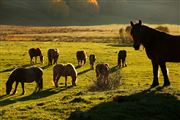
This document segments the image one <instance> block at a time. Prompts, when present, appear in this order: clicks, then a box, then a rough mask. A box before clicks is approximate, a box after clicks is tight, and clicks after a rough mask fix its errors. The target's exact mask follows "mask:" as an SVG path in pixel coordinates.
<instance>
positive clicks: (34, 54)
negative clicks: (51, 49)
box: [29, 48, 43, 63]
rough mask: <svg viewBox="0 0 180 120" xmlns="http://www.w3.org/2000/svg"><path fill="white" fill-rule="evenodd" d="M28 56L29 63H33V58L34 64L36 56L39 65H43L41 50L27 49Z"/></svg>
mask: <svg viewBox="0 0 180 120" xmlns="http://www.w3.org/2000/svg"><path fill="white" fill-rule="evenodd" d="M29 56H30V63H33V61H32V59H33V57H35V63H36V62H37V57H38V56H39V59H40V61H41V63H43V56H42V53H41V50H40V49H39V48H31V49H29Z"/></svg>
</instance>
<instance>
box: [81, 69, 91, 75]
mask: <svg viewBox="0 0 180 120" xmlns="http://www.w3.org/2000/svg"><path fill="white" fill-rule="evenodd" d="M90 70H92V69H87V70H84V71H81V72H79V73H78V75H81V74H84V73H86V72H88V71H90Z"/></svg>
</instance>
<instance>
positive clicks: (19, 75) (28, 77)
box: [6, 67, 43, 95]
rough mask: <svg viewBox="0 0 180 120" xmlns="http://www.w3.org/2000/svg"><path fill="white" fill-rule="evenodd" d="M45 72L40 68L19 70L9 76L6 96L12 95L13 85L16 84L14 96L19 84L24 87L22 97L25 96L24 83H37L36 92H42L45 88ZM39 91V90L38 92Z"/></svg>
mask: <svg viewBox="0 0 180 120" xmlns="http://www.w3.org/2000/svg"><path fill="white" fill-rule="evenodd" d="M42 75H43V71H42V69H41V68H39V67H28V68H22V67H21V68H17V69H15V70H14V71H13V72H12V73H11V74H10V76H9V79H8V80H7V82H6V94H10V92H11V90H12V85H13V83H14V82H16V85H15V89H14V92H13V94H15V93H16V90H17V87H18V84H19V82H20V83H21V85H22V95H23V94H24V92H25V91H24V83H31V82H33V81H35V82H36V83H37V86H36V89H35V92H36V91H37V92H38V91H40V90H41V89H42V88H43V78H42ZM37 89H38V90H37Z"/></svg>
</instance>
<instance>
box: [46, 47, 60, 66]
mask: <svg viewBox="0 0 180 120" xmlns="http://www.w3.org/2000/svg"><path fill="white" fill-rule="evenodd" d="M58 57H59V49H57V48H55V49H49V50H48V65H52V62H53V64H57V60H58Z"/></svg>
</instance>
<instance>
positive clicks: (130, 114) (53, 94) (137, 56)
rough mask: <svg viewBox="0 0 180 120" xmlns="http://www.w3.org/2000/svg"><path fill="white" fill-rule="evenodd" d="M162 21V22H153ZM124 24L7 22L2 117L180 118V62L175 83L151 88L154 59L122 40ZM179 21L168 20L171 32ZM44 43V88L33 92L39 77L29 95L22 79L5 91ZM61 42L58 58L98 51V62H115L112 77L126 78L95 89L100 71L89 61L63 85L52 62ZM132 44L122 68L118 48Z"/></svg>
mask: <svg viewBox="0 0 180 120" xmlns="http://www.w3.org/2000/svg"><path fill="white" fill-rule="evenodd" d="M152 26H157V25H152ZM119 27H125V26H123V25H104V26H86V27H83V26H69V27H27V26H1V27H0V31H1V37H0V38H1V41H0V119H52V120H53V119H62V120H64V119H69V120H74V119H75V120H76V119H78V120H79V119H82V120H83V119H86V120H88V119H91V120H111V119H114V120H117V119H123V120H132V119H133V120H145V119H146V120H148V119H149V120H150V119H151V120H169V119H174V120H177V119H179V118H180V112H179V111H180V65H179V63H167V67H168V69H169V78H170V81H171V86H169V87H165V88H163V87H161V86H162V85H163V77H162V74H160V77H159V80H160V86H159V87H156V88H153V89H149V87H150V85H151V83H152V66H151V61H150V60H149V59H148V58H147V57H146V54H145V51H144V49H143V48H141V49H140V50H139V51H135V50H134V49H133V47H132V44H131V43H127V44H126V43H124V44H120V43H119V42H118V39H119V36H118V29H119ZM179 27H180V26H177V25H168V28H170V33H172V34H179V33H180V31H179ZM31 47H39V48H40V49H41V50H42V54H43V56H44V63H43V64H40V63H38V64H35V65H34V66H40V67H42V68H43V73H44V74H43V80H44V83H43V84H44V86H43V90H42V91H41V92H39V93H33V91H34V89H35V83H28V84H25V95H20V94H21V92H22V90H21V85H19V86H18V89H17V93H16V94H15V95H9V96H6V95H5V91H6V88H5V83H6V81H7V79H8V76H9V75H10V73H11V71H12V70H13V69H14V68H16V67H28V66H31V64H30V60H29V55H28V49H29V48H31ZM49 48H59V51H60V56H59V60H58V63H72V64H74V65H75V66H77V60H76V51H78V50H85V51H86V52H87V55H90V54H91V53H94V54H96V56H97V61H96V64H97V63H102V62H103V63H109V65H110V68H111V74H110V77H111V78H112V77H117V79H119V81H120V84H119V86H118V87H116V88H113V89H111V90H92V89H90V88H91V86H92V85H93V84H94V82H93V81H94V80H95V79H96V77H95V71H94V70H90V65H89V61H88V60H87V63H86V64H85V66H83V67H81V68H78V69H77V72H78V80H77V86H74V87H71V79H70V78H68V88H65V87H64V78H63V77H62V78H61V79H60V80H59V87H58V88H55V87H54V85H53V82H52V66H49V67H48V66H47V50H48V49H49ZM122 49H125V50H127V67H124V68H121V69H118V68H117V67H116V65H117V53H118V51H119V50H122Z"/></svg>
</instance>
